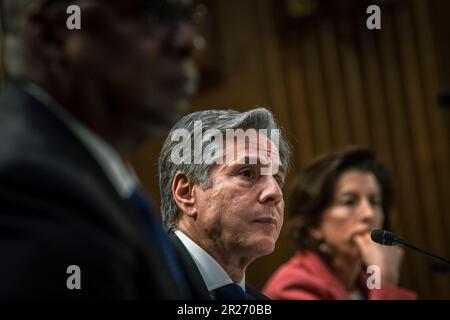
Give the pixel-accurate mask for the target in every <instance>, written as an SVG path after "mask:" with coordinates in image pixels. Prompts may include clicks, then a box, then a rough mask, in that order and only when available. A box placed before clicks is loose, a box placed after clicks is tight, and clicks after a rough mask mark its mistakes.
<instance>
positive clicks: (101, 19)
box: [0, 0, 198, 299]
mask: <svg viewBox="0 0 450 320" xmlns="http://www.w3.org/2000/svg"><path fill="white" fill-rule="evenodd" d="M2 4H3V7H2V10H3V17H4V18H5V21H4V22H5V23H4V25H5V27H6V30H5V37H6V38H5V44H6V48H5V59H6V62H5V64H6V67H7V70H8V74H9V77H10V79H11V81H10V83H9V84H8V86H7V88H6V90H5V91H4V92H3V93H2V95H1V97H0V261H1V262H0V298H8V299H9V298H13V299H14V298H121V299H122V298H124V299H136V298H156V299H179V298H180V299H181V298H195V297H198V296H197V295H196V292H195V288H194V287H193V283H192V282H191V281H190V280H189V278H188V277H187V276H186V274H185V272H183V270H182V268H181V267H180V261H179V259H177V256H176V252H175V250H174V248H173V246H171V245H170V241H169V240H168V239H167V237H166V235H165V234H164V232H163V231H162V228H161V227H160V225H159V224H158V222H157V221H156V218H155V217H153V212H152V209H151V206H150V205H149V203H148V202H147V201H146V199H145V196H144V195H143V194H142V192H141V191H140V188H139V182H138V180H137V178H136V177H135V175H134V174H133V171H132V170H131V169H130V167H129V165H127V164H126V161H125V160H124V159H125V155H126V154H127V153H129V152H130V151H131V150H132V149H134V148H135V147H136V146H138V145H140V144H141V143H142V142H145V141H148V139H150V138H152V137H154V136H155V134H156V133H158V132H159V131H160V129H161V128H164V127H166V126H170V125H172V124H173V121H174V120H175V119H176V118H177V114H178V112H179V111H180V110H182V108H183V106H184V105H186V103H187V101H188V99H189V97H190V95H191V94H192V93H193V89H194V88H195V82H196V76H195V72H194V71H195V69H194V68H193V63H192V53H193V49H194V45H193V43H194V41H193V40H194V36H195V32H194V28H193V25H192V23H191V20H190V14H191V6H190V5H189V3H188V2H187V1H181V0H180V1H166V0H152V1H149V0H128V1H122V0H120V1H119V0H109V1H104V0H70V1H67V0H50V1H48V0H47V1H43V0H3V3H2ZM73 4H75V5H78V6H79V8H80V9H81V30H69V29H68V28H67V27H66V19H67V17H68V15H67V14H66V8H67V7H68V6H69V5H73Z"/></svg>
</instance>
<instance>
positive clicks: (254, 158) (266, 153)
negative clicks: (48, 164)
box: [159, 108, 290, 299]
mask: <svg viewBox="0 0 450 320" xmlns="http://www.w3.org/2000/svg"><path fill="white" fill-rule="evenodd" d="M212 137H214V138H212ZM289 153H290V151H289V146H288V144H287V142H286V140H285V139H284V138H283V136H282V135H281V134H280V131H279V128H278V126H277V124H276V122H275V120H274V118H273V116H272V114H271V113H270V111H268V110H267V109H265V108H257V109H253V110H250V111H248V112H244V113H240V112H237V111H232V110H207V111H200V112H195V113H192V114H189V115H187V116H185V117H184V118H182V119H181V120H180V121H179V122H178V123H177V124H176V125H175V126H174V128H173V129H172V131H171V133H170V134H169V136H168V138H167V139H166V141H165V143H164V146H163V149H162V153H161V157H160V162H159V175H160V188H161V202H162V206H161V210H162V217H163V223H164V226H165V227H166V229H167V230H168V231H169V232H171V233H172V235H171V237H172V239H173V240H174V242H175V243H177V244H178V246H179V247H182V248H184V249H185V250H186V251H187V252H189V254H190V257H191V258H192V260H193V263H192V265H194V264H195V267H196V269H197V270H198V271H197V274H199V276H201V278H202V280H203V282H204V284H205V287H204V290H205V291H206V290H207V291H208V292H209V293H210V294H211V296H212V297H213V298H216V299H263V298H264V296H262V295H261V294H260V293H258V292H257V291H255V290H254V289H251V288H250V287H248V286H247V285H246V284H245V270H246V268H247V266H248V265H249V264H250V263H251V262H252V261H254V260H255V259H257V258H259V257H261V256H264V255H267V254H270V253H271V252H272V251H273V250H274V247H275V242H276V240H277V238H278V236H279V233H280V230H281V227H282V224H283V213H284V200H283V193H282V188H283V184H284V182H285V175H286V171H287V169H288V162H289Z"/></svg>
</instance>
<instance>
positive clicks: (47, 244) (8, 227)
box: [0, 85, 196, 299]
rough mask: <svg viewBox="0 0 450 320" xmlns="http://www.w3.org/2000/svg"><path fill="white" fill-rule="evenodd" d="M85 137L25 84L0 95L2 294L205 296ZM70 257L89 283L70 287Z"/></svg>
mask: <svg viewBox="0 0 450 320" xmlns="http://www.w3.org/2000/svg"><path fill="white" fill-rule="evenodd" d="M133 210H134V209H132V208H131V206H130V205H129V204H128V202H127V201H125V200H123V199H122V198H121V197H120V196H119V195H118V193H117V192H116V190H115V189H114V188H113V186H112V185H111V183H110V181H109V180H108V179H107V177H106V176H105V175H104V173H103V171H102V170H101V168H100V167H99V165H98V164H97V162H96V161H95V160H94V159H93V157H92V156H91V154H90V153H89V152H88V151H87V150H85V148H84V147H83V146H82V145H81V143H80V142H79V141H78V140H77V138H76V137H75V136H74V135H73V134H72V133H71V132H70V131H69V130H68V129H67V128H66V127H65V126H64V125H63V124H62V123H61V122H60V121H59V120H58V119H57V118H56V117H55V116H54V115H53V114H51V113H50V112H49V110H47V108H46V107H45V106H43V105H41V104H40V102H38V101H37V100H36V99H34V98H33V97H31V96H30V95H28V94H26V93H25V92H24V91H22V90H21V89H19V88H18V87H17V86H14V85H12V86H10V87H9V88H7V89H6V90H5V92H3V94H2V95H1V96H0V299H1V298H119V299H135V298H156V299H180V298H182V299H184V298H195V297H196V296H195V295H194V296H193V295H191V294H192V293H186V292H185V293H182V292H180V290H179V289H178V286H177V285H176V284H175V282H174V281H173V279H172V277H171V275H170V274H169V273H168V271H167V270H168V268H167V267H166V266H165V264H164V263H163V261H164V260H163V258H162V255H161V253H160V251H159V250H157V249H155V248H154V245H152V244H151V243H149V240H148V239H149V238H148V234H146V232H147V229H146V228H144V226H145V222H144V221H143V218H142V217H140V216H139V215H138V214H137V213H135V212H134V211H133ZM70 265H77V266H79V267H80V269H81V290H76V289H74V290H69V289H68V288H67V286H66V281H67V279H68V277H69V276H70V275H71V274H72V273H69V274H68V273H67V268H68V267H69V266H70Z"/></svg>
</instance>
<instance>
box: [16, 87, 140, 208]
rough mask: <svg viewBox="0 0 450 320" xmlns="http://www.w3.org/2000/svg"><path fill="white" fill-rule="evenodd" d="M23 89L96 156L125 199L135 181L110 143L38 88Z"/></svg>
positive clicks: (136, 182) (129, 166)
mask: <svg viewBox="0 0 450 320" xmlns="http://www.w3.org/2000/svg"><path fill="white" fill-rule="evenodd" d="M25 91H26V92H28V93H29V94H30V95H32V96H33V97H34V98H36V99H37V100H38V101H39V102H41V103H42V104H43V105H44V106H46V107H47V108H48V110H50V112H51V113H53V114H54V115H55V116H56V117H57V118H58V119H59V120H60V121H61V122H62V123H63V124H64V125H65V126H66V127H67V128H68V129H69V130H70V131H71V132H72V133H73V134H74V135H75V136H76V137H77V138H78V140H79V141H80V142H81V143H82V145H83V146H84V147H85V148H86V149H87V150H88V151H89V152H90V153H91V155H92V156H93V157H94V158H95V160H96V161H97V163H98V164H99V166H100V167H101V168H102V170H103V172H104V173H105V175H106V176H107V178H108V179H109V181H110V182H111V184H112V185H113V186H114V188H115V189H116V190H117V192H118V193H119V195H120V196H121V197H122V198H123V199H127V198H128V197H129V196H130V195H131V193H132V192H133V190H134V189H135V187H136V185H137V184H138V179H137V177H136V175H135V173H134V171H133V168H132V167H131V165H129V164H128V165H127V164H125V163H124V161H123V160H122V158H121V156H120V155H119V153H118V152H117V151H116V150H115V149H114V148H113V147H112V146H111V145H110V144H109V143H107V142H106V141H105V140H104V139H103V138H101V137H100V136H99V135H97V134H96V133H94V132H93V131H92V130H89V129H88V128H87V127H86V126H84V125H83V124H82V123H81V122H80V121H78V120H77V119H76V118H75V117H74V116H72V115H71V114H70V113H68V112H67V111H65V110H64V108H62V107H61V106H60V105H59V104H58V103H57V102H56V101H55V100H54V99H53V98H52V97H51V96H50V95H49V94H48V93H47V92H45V91H44V90H43V89H42V88H41V87H39V86H38V85H36V84H34V83H32V82H29V83H27V84H26V85H25Z"/></svg>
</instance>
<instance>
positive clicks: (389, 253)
mask: <svg viewBox="0 0 450 320" xmlns="http://www.w3.org/2000/svg"><path fill="white" fill-rule="evenodd" d="M354 240H355V243H356V245H357V246H358V248H359V250H360V253H361V258H362V260H363V262H364V264H366V265H367V266H370V265H376V266H378V267H380V270H381V282H384V283H390V284H393V285H397V284H398V282H399V280H400V267H401V265H402V260H403V255H404V250H403V249H402V248H400V247H395V246H393V247H389V246H382V245H379V244H378V243H375V242H373V241H372V239H371V238H370V234H369V233H365V234H363V235H357V236H355V237H354Z"/></svg>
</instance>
